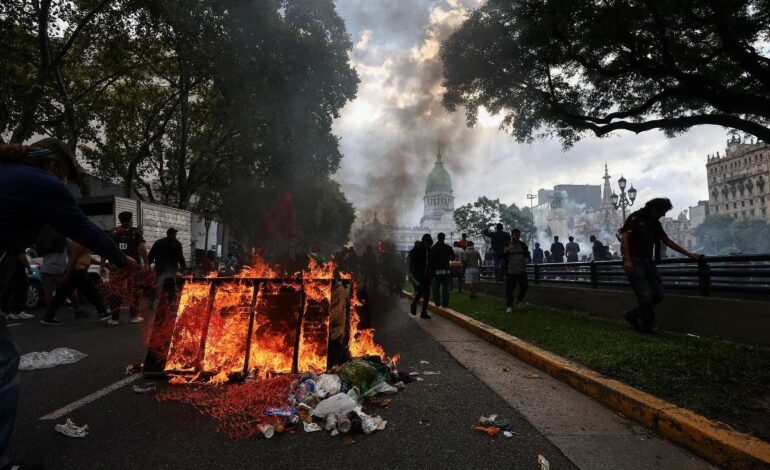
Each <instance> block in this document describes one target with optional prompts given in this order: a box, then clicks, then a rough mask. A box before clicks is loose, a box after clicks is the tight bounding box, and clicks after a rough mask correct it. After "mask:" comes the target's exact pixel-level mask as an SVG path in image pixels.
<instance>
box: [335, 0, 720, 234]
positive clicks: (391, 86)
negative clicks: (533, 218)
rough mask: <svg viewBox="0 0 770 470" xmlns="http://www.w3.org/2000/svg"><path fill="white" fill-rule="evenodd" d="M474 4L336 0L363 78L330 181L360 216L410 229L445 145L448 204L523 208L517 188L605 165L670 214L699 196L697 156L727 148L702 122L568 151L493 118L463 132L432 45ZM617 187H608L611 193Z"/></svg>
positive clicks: (702, 194)
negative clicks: (509, 130)
mask: <svg viewBox="0 0 770 470" xmlns="http://www.w3.org/2000/svg"><path fill="white" fill-rule="evenodd" d="M479 3H481V0H409V1H406V0H337V9H338V12H339V14H340V15H341V16H342V18H343V19H344V20H345V22H346V24H347V28H348V31H349V33H350V35H351V38H352V40H353V42H354V44H355V47H354V49H353V52H352V62H353V66H354V67H355V68H356V70H357V71H358V74H359V77H360V79H361V83H360V85H359V91H358V96H357V98H356V99H355V100H354V101H352V102H350V103H348V105H347V106H346V107H345V108H344V109H343V111H342V115H341V117H340V118H339V119H338V120H337V121H336V123H335V132H336V134H337V135H338V136H339V137H340V138H341V146H342V152H343V155H344V159H343V162H342V166H341V168H340V170H339V171H338V172H337V175H336V176H335V178H336V179H337V180H338V181H339V182H340V183H341V184H342V186H343V189H344V190H345V193H346V194H347V196H348V198H349V199H350V200H351V201H352V202H353V204H354V205H355V206H356V209H357V213H358V216H359V219H368V218H370V217H371V214H372V212H373V211H378V212H379V214H380V219H381V220H382V219H385V220H387V221H389V222H392V223H398V224H401V225H407V226H413V225H417V224H418V222H419V218H420V216H421V215H422V194H423V191H424V189H425V180H426V178H427V175H428V172H429V171H430V169H431V168H432V166H433V162H434V161H435V155H436V148H437V146H438V145H440V146H441V147H442V149H443V154H444V161H445V162H446V167H447V169H448V170H449V172H450V174H451V175H452V184H453V187H454V193H455V205H456V206H460V205H462V204H465V203H468V202H472V201H474V200H475V199H476V198H477V197H479V196H488V197H491V198H500V199H501V200H502V201H503V202H505V203H508V204H510V203H516V204H518V205H520V206H521V205H527V204H528V201H527V199H526V194H527V193H528V192H532V191H535V192H536V191H537V190H538V189H539V188H552V187H553V186H554V185H556V184H601V183H602V179H601V177H602V175H603V170H604V162H605V161H607V163H608V165H609V170H610V175H611V176H612V177H613V186H614V188H615V189H616V187H617V184H616V183H615V181H616V180H617V178H619V177H620V176H621V174H623V175H624V176H625V177H626V178H627V179H628V180H629V182H630V183H632V184H633V185H634V186H635V187H636V189H637V190H638V191H639V196H638V198H639V199H641V200H642V201H644V200H647V199H649V198H652V197H656V196H667V197H670V198H671V200H672V201H673V203H674V212H673V213H672V214H670V215H674V216H675V215H676V214H678V212H679V211H681V210H683V209H686V208H687V206H689V205H695V204H696V203H697V201H698V200H700V199H707V198H708V191H707V184H706V168H705V160H706V154H710V153H716V152H717V151H719V152H724V148H725V141H726V139H727V135H726V131H725V130H724V129H722V128H720V127H713V126H709V127H706V126H704V127H699V128H695V129H694V130H692V131H690V132H689V133H687V134H685V135H683V136H680V137H678V138H675V139H666V138H665V136H663V134H662V133H660V132H655V131H653V132H646V133H643V134H640V135H634V134H632V133H620V134H617V135H613V136H611V137H608V138H603V139H596V138H587V139H585V140H583V141H581V142H579V143H578V144H576V145H575V146H574V147H573V148H572V149H570V150H569V151H567V152H563V151H562V150H561V145H560V143H559V142H558V141H554V140H540V141H536V142H534V143H533V144H531V145H527V144H518V143H516V142H515V141H514V140H513V138H512V137H510V136H509V135H507V134H505V133H504V132H502V131H500V130H498V129H497V125H498V121H497V119H496V118H495V117H494V116H481V118H480V120H479V123H477V124H476V126H475V127H474V128H467V127H466V125H465V116H464V114H463V113H462V111H460V112H456V113H453V114H448V113H446V112H445V111H444V110H443V108H442V107H441V86H440V82H441V64H440V61H439V57H438V50H439V45H440V42H441V40H442V39H444V38H445V37H447V36H448V35H449V34H450V33H451V31H452V30H453V29H455V28H456V27H457V26H458V25H459V24H460V23H461V22H462V20H463V18H464V15H465V13H466V12H467V11H468V9H469V8H474V7H476V6H478V4H479ZM616 190H617V189H616Z"/></svg>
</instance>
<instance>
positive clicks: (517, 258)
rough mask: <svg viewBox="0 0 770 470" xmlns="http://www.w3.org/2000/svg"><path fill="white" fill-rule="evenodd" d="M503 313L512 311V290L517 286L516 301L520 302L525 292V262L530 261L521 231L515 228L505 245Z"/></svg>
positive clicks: (526, 286) (526, 283)
mask: <svg viewBox="0 0 770 470" xmlns="http://www.w3.org/2000/svg"><path fill="white" fill-rule="evenodd" d="M505 257H506V269H505V302H506V304H505V305H506V309H505V313H511V312H513V291H514V290H515V289H516V286H517V285H518V286H519V295H518V296H517V297H516V301H517V302H518V303H521V302H522V301H524V296H525V295H526V294H527V288H528V286H529V284H528V282H527V264H528V263H531V262H532V257H531V256H530V254H529V248H527V245H526V243H524V242H523V241H521V231H520V230H519V229H517V228H515V229H513V230H512V231H511V241H510V243H508V245H507V246H506V247H505Z"/></svg>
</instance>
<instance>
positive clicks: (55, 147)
mask: <svg viewBox="0 0 770 470" xmlns="http://www.w3.org/2000/svg"><path fill="white" fill-rule="evenodd" d="M30 147H32V148H33V149H41V150H42V149H48V150H50V151H52V152H53V153H55V154H56V155H58V156H59V157H61V158H62V159H63V160H64V161H65V162H66V163H67V166H68V167H69V171H70V179H71V180H73V181H74V182H75V183H79V182H80V175H81V174H82V173H83V172H84V170H83V168H81V167H80V165H79V164H78V161H77V159H76V158H75V154H74V153H72V149H70V148H69V145H67V144H65V143H64V142H62V141H61V140H59V139H56V138H54V137H46V138H45V139H40V140H38V141H37V142H33V143H31V144H30ZM44 157H45V156H41V158H44Z"/></svg>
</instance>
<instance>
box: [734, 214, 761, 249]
mask: <svg viewBox="0 0 770 470" xmlns="http://www.w3.org/2000/svg"><path fill="white" fill-rule="evenodd" d="M731 232H732V236H733V239H734V240H735V246H736V247H737V248H738V250H739V251H740V252H741V253H751V254H759V253H770V224H768V223H767V222H766V221H764V220H760V219H742V220H738V221H736V222H735V223H734V224H733V226H732V230H731Z"/></svg>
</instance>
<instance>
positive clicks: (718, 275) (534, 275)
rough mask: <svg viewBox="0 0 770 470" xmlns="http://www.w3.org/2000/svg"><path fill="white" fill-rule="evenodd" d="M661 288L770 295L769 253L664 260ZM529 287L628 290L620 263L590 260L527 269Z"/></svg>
mask: <svg viewBox="0 0 770 470" xmlns="http://www.w3.org/2000/svg"><path fill="white" fill-rule="evenodd" d="M656 264H657V267H658V272H659V273H660V276H661V278H662V280H663V285H664V286H665V287H671V288H677V289H683V290H689V291H694V292H697V293H698V294H699V295H703V296H709V295H711V294H712V292H724V293H742V294H766V295H770V254H767V255H740V256H714V257H704V258H701V259H700V260H693V259H690V258H664V259H662V260H660V261H659V262H657V263H656ZM527 275H528V278H529V281H530V282H531V283H533V284H562V285H579V286H589V287H592V288H594V289H596V288H600V287H621V286H624V287H629V282H628V278H627V276H626V273H625V271H624V270H623V262H622V261H619V260H616V261H590V262H586V261H583V262H575V263H544V264H530V265H528V266H527ZM481 277H482V280H484V281H494V280H495V275H494V268H492V267H485V268H482V276H481Z"/></svg>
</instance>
